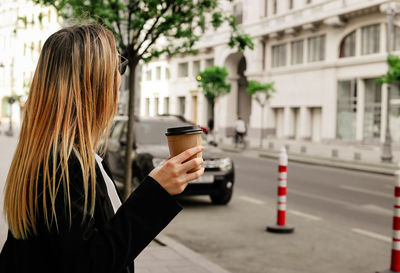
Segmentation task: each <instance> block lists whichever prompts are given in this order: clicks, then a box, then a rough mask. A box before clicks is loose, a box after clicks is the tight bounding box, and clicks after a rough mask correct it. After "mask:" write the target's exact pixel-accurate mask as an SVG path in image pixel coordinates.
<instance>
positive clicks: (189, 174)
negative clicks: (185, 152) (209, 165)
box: [186, 168, 204, 183]
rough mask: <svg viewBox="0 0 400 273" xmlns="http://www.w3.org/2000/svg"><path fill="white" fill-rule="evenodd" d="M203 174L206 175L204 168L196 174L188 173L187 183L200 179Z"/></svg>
mask: <svg viewBox="0 0 400 273" xmlns="http://www.w3.org/2000/svg"><path fill="white" fill-rule="evenodd" d="M203 173H204V168H201V169H200V170H198V171H195V172H193V173H188V174H187V176H186V179H187V182H189V181H192V180H195V179H197V178H199V177H200V176H202V175H203ZM187 182H186V183H187Z"/></svg>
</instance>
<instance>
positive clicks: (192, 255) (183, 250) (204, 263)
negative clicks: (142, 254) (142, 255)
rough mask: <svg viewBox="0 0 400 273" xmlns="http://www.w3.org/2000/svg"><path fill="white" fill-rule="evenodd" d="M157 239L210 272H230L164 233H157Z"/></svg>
mask: <svg viewBox="0 0 400 273" xmlns="http://www.w3.org/2000/svg"><path fill="white" fill-rule="evenodd" d="M157 239H158V241H160V242H161V243H163V244H165V246H166V247H169V248H171V249H173V250H174V251H176V252H177V253H179V254H180V255H182V256H183V257H185V258H186V259H188V260H189V261H191V262H192V263H194V264H196V265H198V266H199V267H202V268H204V269H206V270H207V271H209V272H210V273H231V272H229V271H227V270H225V269H223V268H222V267H220V266H218V265H216V264H214V263H212V262H210V261H209V260H207V259H205V258H204V257H203V256H201V255H200V254H198V253H196V252H194V251H193V250H191V249H189V248H187V247H186V246H184V245H182V244H180V243H178V242H176V241H175V240H173V239H171V238H170V237H168V236H166V235H159V236H157Z"/></svg>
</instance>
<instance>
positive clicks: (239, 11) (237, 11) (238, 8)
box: [233, 3, 243, 24]
mask: <svg viewBox="0 0 400 273" xmlns="http://www.w3.org/2000/svg"><path fill="white" fill-rule="evenodd" d="M233 16H235V17H236V19H237V23H238V24H241V23H243V4H242V3H237V4H236V5H234V6H233Z"/></svg>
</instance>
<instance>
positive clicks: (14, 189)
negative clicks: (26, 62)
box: [4, 25, 120, 239]
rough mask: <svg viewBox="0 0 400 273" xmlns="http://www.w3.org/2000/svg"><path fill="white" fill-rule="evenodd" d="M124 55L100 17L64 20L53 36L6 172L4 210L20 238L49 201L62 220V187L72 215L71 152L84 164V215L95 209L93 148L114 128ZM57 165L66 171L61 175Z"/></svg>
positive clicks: (48, 211) (51, 217)
mask: <svg viewBox="0 0 400 273" xmlns="http://www.w3.org/2000/svg"><path fill="white" fill-rule="evenodd" d="M118 62H119V58H118V51H117V48H116V44H115V40H114V37H113V34H112V32H111V31H109V30H107V29H106V28H105V27H103V26H101V25H76V26H72V27H67V28H63V29H61V30H59V31H58V32H56V33H54V34H53V35H51V36H50V37H49V38H48V39H47V40H46V42H45V44H44V46H43V49H42V52H41V54H40V57H39V61H38V64H37V67H36V71H35V74H34V76H33V80H32V85H31V88H30V92H29V97H28V100H27V102H26V110H25V113H24V119H23V123H22V127H21V133H20V137H19V142H18V146H17V148H16V152H15V154H14V158H13V161H12V163H11V167H10V170H9V173H8V176H7V180H6V188H5V199H4V210H5V214H6V217H7V221H8V225H9V228H10V230H11V232H12V234H13V236H14V237H15V238H22V239H24V238H27V237H28V236H29V235H31V234H37V224H38V222H37V218H38V213H39V210H38V208H39V207H43V211H42V213H43V216H44V220H45V224H46V226H47V228H48V229H50V228H51V225H52V223H55V224H56V225H57V217H56V210H55V206H56V204H55V202H56V196H57V192H58V191H59V188H60V187H62V189H63V190H64V200H66V201H65V202H66V207H68V208H69V220H70V222H71V200H70V185H69V172H68V164H67V163H68V158H70V156H72V155H73V156H76V158H77V159H78V160H79V163H80V166H81V169H82V177H83V189H84V196H85V200H84V208H83V209H84V218H85V217H86V216H88V215H87V214H88V213H89V214H90V215H93V213H94V206H95V194H96V192H95V188H96V187H95V182H96V177H95V157H94V151H98V149H99V143H100V141H101V139H102V137H104V136H107V135H108V129H109V126H110V123H111V121H112V118H113V116H114V115H115V112H116V107H117V92H118V87H119V80H120V78H119V77H120V76H119V74H118V73H119V72H118V64H119V63H118ZM105 146H106V145H105ZM105 146H104V150H105ZM104 150H103V151H102V152H104ZM57 173H58V174H60V173H61V177H59V179H56V174H57ZM40 174H42V175H40ZM89 178H90V179H89ZM56 180H58V181H56ZM89 180H90V181H89ZM38 189H43V191H42V192H38ZM46 199H47V200H46ZM39 202H42V203H39ZM89 203H90V204H89ZM39 204H41V206H39ZM48 204H51V207H50V208H49V207H48ZM57 228H58V227H57Z"/></svg>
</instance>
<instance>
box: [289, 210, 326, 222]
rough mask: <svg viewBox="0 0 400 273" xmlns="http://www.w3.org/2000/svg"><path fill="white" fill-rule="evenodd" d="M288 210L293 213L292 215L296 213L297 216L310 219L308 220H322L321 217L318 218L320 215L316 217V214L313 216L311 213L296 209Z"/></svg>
mask: <svg viewBox="0 0 400 273" xmlns="http://www.w3.org/2000/svg"><path fill="white" fill-rule="evenodd" d="M288 212H289V213H291V214H294V215H297V216H301V217H304V218H307V219H310V220H314V221H321V220H322V218H320V217H317V216H314V215H311V214H307V213H304V212H300V211H297V210H291V209H290V210H288Z"/></svg>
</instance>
